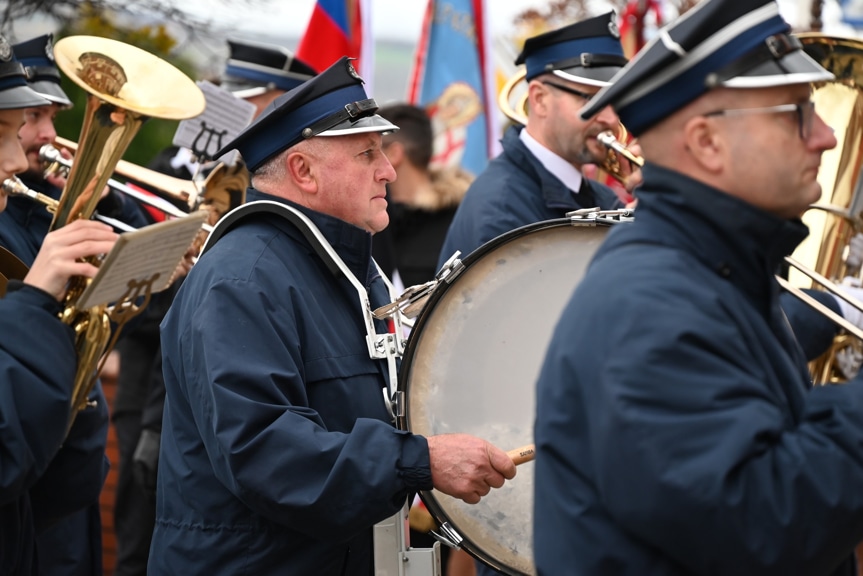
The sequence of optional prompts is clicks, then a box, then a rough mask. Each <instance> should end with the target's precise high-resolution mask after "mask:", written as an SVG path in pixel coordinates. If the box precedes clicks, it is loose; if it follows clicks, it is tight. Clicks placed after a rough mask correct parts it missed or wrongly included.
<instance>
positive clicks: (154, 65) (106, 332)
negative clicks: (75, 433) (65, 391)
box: [50, 36, 205, 427]
mask: <svg viewBox="0 0 863 576" xmlns="http://www.w3.org/2000/svg"><path fill="white" fill-rule="evenodd" d="M54 55H55V60H56V62H57V65H58V66H59V67H60V69H61V70H63V72H64V73H65V74H66V75H67V76H69V78H70V79H71V80H72V81H73V82H75V83H76V84H78V85H79V86H80V87H81V88H83V89H84V90H85V91H87V92H88V93H89V96H88V99H87V105H86V110H85V114H84V124H83V126H82V127H81V135H80V137H79V138H78V153H77V155H76V157H75V162H74V164H73V165H72V168H71V170H70V172H69V178H68V179H67V181H66V186H65V187H64V188H63V193H62V195H61V196H60V200H59V201H58V203H57V209H56V212H55V214H54V219H53V221H52V223H51V227H50V230H51V231H53V230H57V229H59V228H62V227H63V226H65V225H66V224H69V223H70V222H72V221H74V220H77V219H79V218H86V219H89V218H90V217H91V216H92V215H93V212H94V211H95V209H96V204H97V203H98V202H99V198H100V195H101V191H102V190H103V189H104V188H105V185H106V183H107V182H108V179H109V178H110V176H111V174H112V172H113V171H114V167H115V166H116V165H117V163H118V162H119V160H120V157H121V156H122V155H123V153H124V152H125V151H126V148H127V147H128V145H129V143H130V142H131V140H132V138H133V137H134V135H135V134H136V133H137V131H138V129H139V128H140V127H141V125H142V124H143V123H144V121H145V120H146V119H147V118H149V117H156V118H165V119H170V120H181V119H185V118H191V117H194V116H197V115H198V114H200V113H201V112H203V110H204V106H205V100H204V95H203V93H202V92H201V90H200V89H199V88H198V87H197V86H196V85H195V83H194V82H192V80H191V79H189V78H188V77H187V76H186V75H185V74H183V73H182V72H181V71H180V70H178V69H176V68H175V67H174V66H172V65H171V64H168V63H167V62H165V61H164V60H162V59H160V58H157V57H156V56H154V55H152V54H150V53H149V52H146V51H144V50H141V49H139V48H136V47H134V46H131V45H128V44H124V43H122V42H118V41H116V40H110V39H107V38H98V37H93V36H69V37H67V38H63V39H61V40H60V41H58V42H57V43H56V45H55V47H54ZM94 264H97V265H98V263H97V262H94ZM87 284H88V280H87V279H86V278H83V277H75V278H73V279H72V280H71V281H70V283H69V288H68V292H67V294H66V298H65V301H64V303H63V305H64V310H63V312H62V313H61V319H62V321H63V322H65V323H66V324H68V325H69V326H71V327H72V328H73V329H74V331H75V346H76V350H77V352H78V370H77V373H76V375H75V385H74V389H73V393H72V406H71V410H72V411H71V418H70V423H69V426H70V427H71V425H72V421H74V418H75V416H76V415H77V413H78V411H79V410H81V409H83V408H84V407H86V406H87V397H88V396H89V394H90V391H91V390H92V388H93V385H94V384H95V382H96V378H97V376H98V373H99V370H100V369H101V365H100V359H102V358H103V357H104V356H105V355H106V354H107V352H108V351H110V349H111V348H113V344H114V343H115V342H116V338H117V335H118V333H119V331H120V329H121V328H122V325H123V324H124V323H125V322H126V321H127V320H128V319H129V318H131V317H132V316H134V314H136V313H137V312H139V311H140V310H141V309H142V308H143V307H144V306H146V303H147V301H148V300H149V290H147V293H146V294H145V296H144V303H143V304H142V305H140V306H136V305H134V304H132V303H130V302H127V303H124V304H123V305H119V306H117V305H115V306H111V307H110V308H109V307H108V306H107V305H99V306H95V307H92V308H89V309H83V310H82V309H79V308H78V307H77V306H76V301H77V300H78V298H79V297H80V295H81V294H82V293H83V291H84V289H85V288H86V287H87ZM110 320H113V321H115V322H116V323H117V325H118V326H117V328H116V329H115V330H114V337H113V339H112V338H111V326H110Z"/></svg>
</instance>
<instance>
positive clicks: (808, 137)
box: [711, 84, 836, 218]
mask: <svg viewBox="0 0 863 576" xmlns="http://www.w3.org/2000/svg"><path fill="white" fill-rule="evenodd" d="M739 92H740V96H739V98H738V100H739V104H737V103H729V105H728V106H726V109H752V108H767V109H770V108H771V107H774V106H781V105H788V104H790V105H799V106H798V107H797V108H796V109H795V108H792V107H791V106H789V108H791V109H790V110H788V111H781V112H770V111H764V112H753V113H750V114H746V113H744V114H739V115H737V116H734V115H730V116H711V118H713V119H714V121H715V122H716V123H717V129H718V130H720V131H724V133H725V134H726V136H727V138H726V141H727V142H728V143H729V152H730V154H729V156H728V164H729V166H728V167H727V169H728V170H729V176H730V178H729V180H731V183H730V187H731V188H732V189H731V190H728V192H730V193H732V194H734V195H736V196H738V197H740V198H742V199H744V200H746V201H747V202H749V203H751V204H753V205H755V206H758V207H759V208H761V209H763V210H765V211H767V212H770V213H773V214H776V215H777V216H780V217H782V218H797V217H799V216H800V215H801V214H803V212H804V211H806V209H807V208H808V207H809V205H810V204H812V203H814V202H817V201H818V200H820V198H821V185H820V184H819V183H818V180H817V177H818V169H819V167H820V165H821V155H822V153H823V152H824V151H826V150H830V149H831V148H834V147H835V146H836V138H835V136H834V135H833V131H832V130H831V128H830V127H829V126H827V125H826V124H825V123H824V122H823V121H822V120H821V118H820V117H819V116H818V115H817V114H816V113H813V112H812V109H811V107H810V105H809V101H810V97H811V95H810V89H809V85H808V84H797V85H792V86H783V87H776V88H764V89H757V90H740V91H739ZM732 114H733V113H732Z"/></svg>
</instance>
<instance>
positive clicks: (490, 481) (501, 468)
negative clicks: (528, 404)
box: [428, 434, 515, 504]
mask: <svg viewBox="0 0 863 576" xmlns="http://www.w3.org/2000/svg"><path fill="white" fill-rule="evenodd" d="M428 445H429V458H430V461H431V473H432V484H433V485H434V487H435V488H436V489H438V490H440V491H441V492H443V493H444V494H449V495H450V496H453V497H455V498H460V499H461V500H464V501H465V502H467V503H468V504H476V503H477V502H479V501H480V499H481V498H482V497H483V496H485V495H486V494H488V493H489V491H491V489H492V488H500V487H501V486H503V483H504V481H506V480H510V479H512V478H513V477H514V476H515V464H513V463H512V460H511V459H510V457H509V456H507V455H506V452H504V451H503V450H501V449H500V448H497V447H495V446H492V445H491V444H489V443H488V442H486V441H485V440H482V439H480V438H477V437H475V436H470V435H468V434H442V435H438V436H430V437H429V438H428Z"/></svg>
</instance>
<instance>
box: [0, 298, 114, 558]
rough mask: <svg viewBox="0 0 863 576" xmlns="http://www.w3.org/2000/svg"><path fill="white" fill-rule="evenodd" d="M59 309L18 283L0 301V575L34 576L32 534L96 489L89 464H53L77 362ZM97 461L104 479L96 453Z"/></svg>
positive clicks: (81, 503)
mask: <svg viewBox="0 0 863 576" xmlns="http://www.w3.org/2000/svg"><path fill="white" fill-rule="evenodd" d="M59 311H60V305H59V304H58V303H57V301H56V300H54V298H52V297H51V296H50V295H49V294H47V293H45V292H42V291H41V290H38V289H36V288H33V287H30V286H26V285H24V284H20V283H10V286H9V292H8V293H7V295H6V297H5V298H4V299H2V300H0V372H2V378H0V383H2V386H0V574H15V575H21V574H25V575H26V574H35V573H36V564H35V561H34V554H35V534H36V532H37V531H39V530H41V529H43V528H44V527H45V526H47V525H48V524H50V522H52V521H53V520H55V519H56V518H57V517H58V516H62V515H63V514H66V513H69V512H70V511H72V510H75V509H78V508H81V507H82V506H84V505H86V504H87V503H88V502H90V501H92V500H93V499H96V498H98V494H99V490H100V489H101V482H95V483H94V482H92V481H93V474H92V473H91V472H93V470H92V467H90V466H89V464H90V461H89V460H77V461H74V462H71V461H67V462H62V463H58V459H62V457H61V456H60V455H59V454H58V450H60V445H61V443H63V439H64V436H65V433H66V426H67V423H68V421H69V402H70V398H71V391H72V382H73V379H74V376H75V367H76V362H77V361H76V356H75V345H74V336H73V333H72V330H71V329H70V328H69V327H68V326H66V325H64V324H63V323H61V322H60V320H59V319H58V318H57V314H58V313H59ZM25 327H26V328H25ZM46 354H50V357H51V359H50V361H46V359H45V356H46ZM65 450H66V449H65V448H64V451H65ZM97 463H98V470H97V471H96V472H97V473H96V477H97V479H101V471H102V469H101V453H100V454H99V459H98V460H97ZM60 464H65V465H60ZM93 484H95V486H93ZM34 512H35V513H34Z"/></svg>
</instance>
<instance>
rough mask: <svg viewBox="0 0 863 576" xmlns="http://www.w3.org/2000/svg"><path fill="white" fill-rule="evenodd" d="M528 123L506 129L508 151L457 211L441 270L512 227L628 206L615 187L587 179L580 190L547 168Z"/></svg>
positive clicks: (485, 172) (493, 163) (494, 162)
mask: <svg viewBox="0 0 863 576" xmlns="http://www.w3.org/2000/svg"><path fill="white" fill-rule="evenodd" d="M521 130H522V127H520V126H518V127H515V126H513V127H511V128H510V129H509V130H507V131H506V133H505V134H504V137H503V140H502V142H501V144H502V145H503V152H501V153H500V155H498V156H497V157H496V158H495V159H494V160H492V161H491V162H490V163H489V165H488V167H486V169H485V170H483V172H482V173H481V174H480V175H479V176H477V178H476V180H474V181H473V183H472V184H471V186H470V188H469V189H468V191H467V195H466V196H465V197H464V200H462V202H461V204H460V205H459V207H458V210H457V211H456V214H455V218H454V219H453V221H452V223H451V224H450V227H449V232H448V233H447V236H446V240H444V244H443V248H441V252H440V257H439V258H438V265H437V267H438V269H440V267H441V266H442V265H443V264H444V262H446V261H447V260H448V259H449V258H450V256H452V255H453V254H454V253H455V251H456V250H459V251H461V257H462V259H463V258H464V257H465V256H467V255H468V254H470V253H471V252H473V251H474V250H476V249H477V248H479V247H480V246H482V245H483V244H485V243H486V242H488V241H489V240H491V239H493V238H496V237H498V236H500V235H501V234H503V233H505V232H509V231H510V230H515V229H516V228H520V227H522V226H526V225H528V224H533V223H535V222H543V221H545V220H553V219H555V218H563V217H564V216H565V215H566V213H567V212H571V211H573V210H578V209H579V208H593V207H596V206H598V207H600V208H602V209H603V210H610V209H613V208H622V207H623V204H622V203H621V202H620V200H619V199H618V198H617V195H616V194H615V193H614V191H613V190H612V189H611V188H609V187H608V186H605V185H604V184H600V183H599V182H595V181H588V180H587V179H584V180H583V181H582V188H581V191H580V192H579V193H578V194H573V193H572V191H571V190H570V189H569V188H567V187H566V185H565V184H564V183H563V182H561V181H560V180H558V178H557V177H556V176H554V175H553V174H552V173H551V172H549V171H548V170H546V169H545V167H544V166H543V165H542V163H540V161H539V160H538V159H537V158H536V156H534V155H533V154H532V153H531V152H530V150H528V149H527V147H526V146H525V145H524V143H523V142H522V141H521V140H520V139H519V133H520V132H521Z"/></svg>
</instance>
